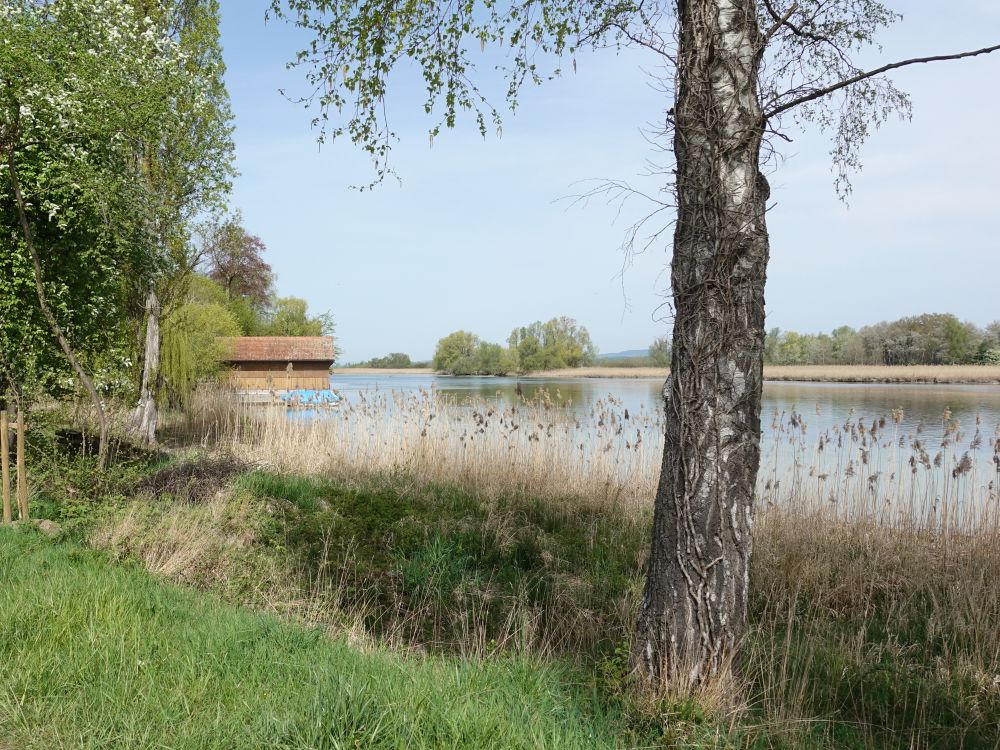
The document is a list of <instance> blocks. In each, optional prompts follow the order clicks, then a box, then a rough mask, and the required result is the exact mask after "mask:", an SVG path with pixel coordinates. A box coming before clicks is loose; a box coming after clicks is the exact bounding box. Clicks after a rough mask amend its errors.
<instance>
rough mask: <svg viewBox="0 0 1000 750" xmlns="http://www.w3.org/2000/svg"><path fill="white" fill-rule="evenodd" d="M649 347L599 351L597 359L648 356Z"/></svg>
mask: <svg viewBox="0 0 1000 750" xmlns="http://www.w3.org/2000/svg"><path fill="white" fill-rule="evenodd" d="M648 356H649V349H628V350H627V351H624V352H601V353H600V354H598V355H597V358H598V359H633V358H635V357H648Z"/></svg>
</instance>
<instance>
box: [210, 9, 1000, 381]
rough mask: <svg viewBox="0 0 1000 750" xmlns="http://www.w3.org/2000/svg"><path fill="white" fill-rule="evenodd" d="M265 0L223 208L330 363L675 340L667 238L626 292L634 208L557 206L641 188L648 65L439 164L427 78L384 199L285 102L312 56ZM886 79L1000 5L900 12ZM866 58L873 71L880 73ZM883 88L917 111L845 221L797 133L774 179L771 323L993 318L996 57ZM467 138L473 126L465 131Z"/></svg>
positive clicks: (995, 30) (997, 235) (862, 184)
mask: <svg viewBox="0 0 1000 750" xmlns="http://www.w3.org/2000/svg"><path fill="white" fill-rule="evenodd" d="M267 5H268V2H267V0H222V14H223V19H222V20H223V44H224V47H225V59H226V64H227V66H228V73H227V83H228V86H229V91H230V94H231V96H232V99H233V108H234V110H235V113H236V153H237V166H238V168H239V170H240V172H241V176H240V177H239V178H238V179H237V181H236V184H235V189H234V195H233V201H232V203H233V207H234V208H239V209H241V210H242V211H243V215H244V220H245V223H246V226H247V228H248V229H249V230H250V231H251V232H253V233H254V234H258V235H260V237H261V238H262V239H263V240H264V242H265V243H266V244H267V247H268V252H267V255H266V259H267V261H268V262H269V263H270V264H271V265H272V267H273V268H274V270H275V271H276V273H277V276H278V290H279V292H280V293H281V294H283V295H296V296H299V297H304V298H305V299H306V300H308V302H309V305H310V307H311V308H312V309H314V310H316V311H322V310H327V309H329V310H330V311H331V312H332V313H333V314H334V316H335V318H336V320H337V334H338V337H339V339H340V343H341V345H342V347H343V349H344V355H343V357H342V361H358V360H362V359H367V358H369V357H372V356H378V355H382V354H385V353H388V352H391V351H403V352H407V353H409V354H410V355H411V356H414V357H415V358H426V357H429V356H430V355H431V354H432V353H433V350H434V345H435V343H436V342H437V340H438V339H439V338H440V337H441V336H444V335H445V334H447V333H449V332H451V331H454V330H457V329H459V328H465V329H467V330H471V331H474V332H475V333H477V334H479V335H480V336H482V337H483V338H486V339H488V340H494V341H499V342H502V341H504V340H505V339H506V337H507V335H508V334H509V332H510V330H511V328H513V327H514V326H515V325H523V324H526V323H529V322H531V321H533V320H537V319H541V320H546V319H548V318H551V317H553V316H557V315H569V316H571V317H574V318H576V319H578V320H579V321H580V322H581V323H582V324H584V325H586V326H587V328H588V329H589V330H590V332H591V335H592V337H593V339H594V341H595V343H596V344H597V345H598V347H599V348H600V349H601V350H602V351H607V352H613V351H618V350H622V349H633V348H641V347H645V346H647V345H648V344H649V342H650V341H652V339H653V338H654V337H656V336H659V335H663V334H666V333H667V332H668V330H669V324H668V323H667V322H666V321H664V320H663V319H662V315H660V316H658V315H657V308H658V306H659V305H660V303H661V302H662V301H663V297H662V296H661V294H662V290H663V287H664V285H665V283H666V276H665V275H664V274H663V268H664V267H665V265H666V264H667V263H668V261H669V232H668V233H667V234H666V235H665V236H664V238H663V240H662V241H661V242H659V243H658V244H657V245H656V246H655V247H654V248H652V249H651V250H650V251H649V252H647V253H646V254H645V255H644V256H642V257H640V258H638V259H637V261H636V263H635V264H633V265H632V267H631V268H630V269H628V271H627V272H626V273H625V275H624V278H623V279H621V278H619V277H618V273H619V271H620V269H621V266H622V255H621V253H620V251H619V246H620V244H621V240H622V235H623V233H624V231H625V229H626V227H627V226H628V224H629V223H630V221H629V216H635V215H638V213H639V212H640V211H641V206H639V205H638V204H636V205H635V206H634V207H633V208H631V209H627V210H626V212H625V215H624V216H622V217H619V218H618V219H617V221H616V211H615V210H614V209H613V208H610V207H608V206H606V205H604V204H602V203H600V202H592V203H590V204H589V205H588V206H586V207H583V208H580V207H576V208H573V207H567V205H566V204H565V202H559V199H560V198H561V197H563V196H566V195H570V194H573V193H575V192H578V191H579V190H580V189H581V188H580V186H579V185H578V184H576V183H578V182H579V181H581V180H586V179H588V178H595V177H617V178H622V179H627V180H634V179H635V178H636V176H637V175H638V174H640V173H641V172H642V170H643V168H644V165H645V161H646V159H647V158H649V157H650V156H651V153H650V148H649V145H648V144H647V142H646V141H645V140H644V138H643V136H642V133H641V128H642V127H643V126H644V125H645V124H646V123H648V122H651V121H657V120H660V119H661V117H662V112H663V110H664V109H665V104H666V102H665V101H664V100H663V98H662V95H660V94H658V93H657V92H656V91H655V90H653V89H652V88H651V87H650V86H649V79H648V77H647V76H646V74H645V73H644V72H643V71H644V69H645V70H648V69H650V68H652V67H653V66H655V64H656V63H655V61H654V60H652V59H650V58H649V57H647V56H644V55H642V54H640V53H638V52H630V53H626V54H623V55H621V56H616V55H615V54H614V53H613V52H600V53H589V54H583V55H580V56H579V57H578V60H577V73H576V74H575V75H573V74H569V75H567V76H565V77H563V78H561V79H558V80H556V81H553V82H550V83H548V84H546V85H545V86H542V87H541V88H529V89H525V91H524V92H523V95H522V97H521V104H520V107H519V108H518V111H517V114H516V115H509V114H508V116H507V118H506V121H505V125H504V132H503V136H502V138H497V137H496V136H494V135H492V134H491V135H490V136H489V137H488V138H487V139H486V140H485V141H484V140H483V139H482V138H480V137H479V135H478V133H477V132H476V131H475V127H474V124H473V123H472V122H471V121H469V120H467V121H466V122H464V123H460V125H459V127H458V128H457V129H456V130H454V131H449V132H445V133H442V135H441V136H439V137H438V138H437V139H436V140H435V142H434V144H433V148H431V147H430V145H429V143H428V137H427V120H426V118H425V117H424V116H423V113H422V109H421V107H420V103H421V102H422V94H423V91H422V88H421V87H420V85H419V83H420V82H419V80H410V79H408V78H407V77H406V75H405V74H404V75H402V76H400V78H399V80H398V81H397V82H396V83H397V84H398V87H397V89H396V90H395V91H394V92H393V98H392V99H390V102H389V106H390V116H391V117H392V125H393V127H394V129H395V130H396V131H397V132H398V133H399V134H400V136H401V139H402V140H401V142H400V143H398V144H397V146H396V148H395V151H394V154H393V157H392V158H393V164H394V166H395V167H396V169H397V170H398V171H399V173H400V175H401V176H402V180H403V182H402V185H399V184H397V183H396V182H395V181H389V182H386V183H385V184H384V185H383V186H381V187H380V188H378V189H376V190H375V191H374V192H364V193H359V192H357V191H354V190H352V189H351V188H350V185H352V184H357V183H361V182H367V181H369V180H370V178H371V174H372V173H371V170H370V168H369V166H368V164H367V162H366V160H365V159H364V158H363V157H362V156H361V155H360V154H359V153H358V152H357V151H356V150H355V149H354V148H353V147H352V146H351V145H350V144H349V143H346V142H345V143H338V144H335V145H333V146H330V145H327V146H324V147H323V149H322V150H319V149H318V148H317V145H316V142H315V134H314V133H312V132H311V131H310V127H309V122H310V119H311V117H312V114H311V112H310V111H307V110H305V109H303V108H302V107H300V106H298V105H295V104H292V103H290V102H288V101H287V100H286V99H284V98H283V97H282V96H281V95H280V94H279V93H278V89H279V88H282V87H284V88H286V89H289V90H296V89H298V90H299V91H301V90H303V73H302V71H286V70H285V62H286V61H287V60H289V59H291V57H292V56H293V55H294V53H295V51H296V50H297V49H298V48H299V46H300V44H301V42H302V41H303V40H304V37H303V36H302V34H301V32H299V31H298V30H296V29H293V28H291V27H289V26H287V25H285V24H283V23H276V22H274V21H272V22H270V23H269V24H267V25H265V23H264V10H265V8H266V7H267ZM894 5H895V7H896V8H897V9H899V10H900V11H902V12H903V13H904V15H905V18H904V21H903V22H902V23H901V24H899V25H898V26H897V27H896V28H895V29H893V30H892V31H890V32H889V33H887V34H885V35H884V37H883V42H884V58H878V59H883V60H884V61H885V62H888V61H890V60H894V59H900V58H906V57H911V56H915V55H925V54H938V53H944V52H956V51H960V50H964V49H973V48H979V47H984V46H987V45H989V44H995V43H997V41H998V40H1000V0H952V1H951V2H947V3H942V2H939V1H938V0H919V1H911V2H901V1H900V0H897V2H896V3H895V4H894ZM873 59H875V58H873ZM894 80H895V81H896V82H897V83H898V84H899V85H901V86H902V87H903V88H904V89H906V90H907V91H909V92H910V93H911V95H912V98H913V104H914V115H913V121H912V122H910V123H899V122H895V121H894V122H891V123H889V124H888V125H887V126H885V127H884V128H883V129H882V130H881V131H880V132H877V133H875V134H874V135H873V137H872V138H871V139H870V141H869V143H868V144H867V146H866V147H865V149H864V151H863V156H864V171H863V172H862V173H861V174H860V175H857V177H856V178H855V180H854V185H855V191H854V195H853V197H852V199H851V204H850V207H849V208H847V207H845V206H844V205H843V204H841V203H840V202H839V201H838V200H837V198H836V196H835V194H834V191H833V182H832V180H833V178H832V175H831V172H830V165H829V159H828V156H827V154H828V150H829V146H828V144H827V142H826V141H825V140H823V139H822V137H821V136H819V135H817V134H806V135H801V136H799V135H796V137H795V141H794V143H793V144H790V145H789V146H788V147H787V148H786V153H787V155H788V156H789V157H790V158H789V159H788V160H787V161H786V162H785V163H784V165H783V166H782V167H781V168H780V169H779V171H778V172H777V173H776V174H774V175H772V176H771V178H770V180H771V186H772V201H774V202H775V203H776V207H775V208H774V210H773V211H772V212H771V213H770V215H769V228H770V233H771V247H772V259H771V264H770V268H769V272H768V284H767V315H768V320H767V324H768V327H771V326H780V327H781V328H792V329H796V330H800V331H818V330H829V329H832V328H834V327H836V326H838V325H841V324H845V323H846V324H849V325H853V326H861V325H864V324H865V323H870V322H875V321H878V320H883V319H889V318H896V317H900V316H902V315H908V314H916V313H920V312H935V311H936V312H954V313H956V314H957V315H959V316H960V317H962V318H964V319H968V320H972V321H973V322H976V323H978V324H984V323H987V322H989V321H990V320H994V319H997V318H1000V293H998V290H1000V182H998V175H1000V139H998V135H997V134H998V132H1000V127H998V123H1000V54H994V55H993V56H991V57H988V58H977V59H973V60H968V61H960V62H949V63H940V64H937V65H935V66H917V67H914V68H909V69H904V70H902V71H899V72H898V74H897V75H896V76H895V77H894ZM463 125H464V126H463Z"/></svg>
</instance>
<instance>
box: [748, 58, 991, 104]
mask: <svg viewBox="0 0 1000 750" xmlns="http://www.w3.org/2000/svg"><path fill="white" fill-rule="evenodd" d="M997 50H1000V44H995V45H993V46H992V47H983V48H982V49H977V50H973V51H970V52H958V53H956V54H954V55H932V56H931V57H914V58H911V59H909V60H900V61H899V62H894V63H889V64H888V65H883V66H882V67H881V68H876V69H875V70H869V71H867V72H865V73H859V74H858V75H856V76H852V77H851V78H847V79H846V80H843V81H839V82H838V83H835V84H833V85H832V86H827V87H825V88H822V89H818V90H816V91H813V92H811V93H809V94H806V95H804V96H800V97H798V98H797V99H793V100H792V101H790V102H786V103H785V104H782V105H781V106H780V107H775V108H774V109H772V110H768V111H767V112H765V113H764V119H765V120H769V119H770V118H772V117H775V116H776V115H780V114H781V113H782V112H787V111H788V110H790V109H793V108H795V107H797V106H799V105H800V104H805V103H806V102H811V101H815V100H816V99H820V98H822V97H824V96H827V95H829V94H832V93H833V92H834V91H839V90H840V89H843V88H847V87H848V86H852V85H854V84H855V83H858V82H859V81H864V80H866V79H868V78H874V77H875V76H878V75H882V74H883V73H886V72H888V71H890V70H895V69H896V68H903V67H905V66H907V65H917V64H920V63H931V62H940V61H943V60H961V59H962V58H965V57H977V56H978V55H988V54H990V53H991V52H996V51H997Z"/></svg>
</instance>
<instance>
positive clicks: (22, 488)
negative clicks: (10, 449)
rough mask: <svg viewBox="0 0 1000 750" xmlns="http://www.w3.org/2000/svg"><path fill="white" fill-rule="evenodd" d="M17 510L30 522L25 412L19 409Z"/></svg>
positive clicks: (24, 519) (23, 518) (22, 517)
mask: <svg viewBox="0 0 1000 750" xmlns="http://www.w3.org/2000/svg"><path fill="white" fill-rule="evenodd" d="M17 509H18V511H19V512H20V514H21V515H20V517H21V520H22V521H27V520H28V474H27V470H26V469H25V468H24V412H23V411H22V410H21V407H20V405H18V407H17Z"/></svg>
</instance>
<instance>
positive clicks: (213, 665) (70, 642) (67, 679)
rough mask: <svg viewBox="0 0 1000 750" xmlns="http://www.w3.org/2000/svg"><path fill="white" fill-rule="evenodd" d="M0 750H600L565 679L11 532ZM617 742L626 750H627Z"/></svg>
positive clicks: (606, 741) (608, 723) (554, 668)
mask: <svg viewBox="0 0 1000 750" xmlns="http://www.w3.org/2000/svg"><path fill="white" fill-rule="evenodd" d="M0 612H2V613H3V617H2V618H0V684H2V685H3V688H4V689H3V690H0V747H4V748H8V747H9V748H15V747H16V748H46V749H48V748H53V747H66V748H152V747H170V748H211V747H218V748H262V747H281V748H359V747H363V748H409V747H448V748H543V747H544V748H550V747H551V748H581V749H582V748H597V747H614V746H617V745H618V743H619V742H620V741H621V739H622V738H624V737H626V736H627V730H626V728H625V727H624V726H623V725H622V724H621V722H620V720H619V719H618V718H617V717H616V716H614V715H612V714H610V713H608V712H606V711H605V710H604V709H603V708H602V707H601V706H600V704H599V703H597V702H596V701H595V700H594V698H593V695H592V694H588V692H587V691H586V690H584V689H582V688H581V687H580V686H579V685H578V684H577V683H576V682H575V680H574V679H573V677H572V675H571V674H570V673H569V672H568V671H567V670H565V669H562V668H560V667H559V666H558V665H555V664H549V665H545V664H541V663H538V662H536V661H532V660H528V659H524V658H517V657H510V658H497V659H492V660H488V661H477V660H470V659H457V658H447V657H422V656H416V655H413V654H409V655H402V654H393V653H389V652H386V651H384V650H379V649H372V650H366V651H359V650H357V649H355V648H352V647H351V646H349V645H347V643H345V642H344V641H343V639H340V640H333V639H330V638H329V637H327V636H326V635H325V634H324V633H322V632H320V631H318V630H309V629H306V628H303V627H299V626H296V625H292V624H287V623H282V622H279V621H278V620H276V619H275V618H273V617H269V616H266V615H260V614H253V613H250V612H247V611H243V610H240V609H237V608H234V607H232V606H227V605H224V604H222V603H220V602H218V601H217V600H215V599H214V598H212V597H210V596H205V595H201V594H196V593H194V592H191V591H185V590H183V589H179V588H176V587H174V586H170V585H167V584H164V583H162V582H159V581H157V580H155V579H154V578H152V577H151V576H150V575H149V574H147V573H146V572H144V571H141V570H140V569H138V568H137V567H134V566H118V567H116V566H112V565H109V563H108V561H107V560H106V559H105V557H104V556H103V555H101V554H98V553H96V552H93V551H88V550H84V549H80V548H78V547H76V546H74V545H66V544H64V545H53V544H52V543H50V542H49V541H48V540H45V539H43V538H41V537H40V536H39V535H37V534H33V533H25V532H14V531H10V530H6V529H0ZM616 737H617V738H618V740H616Z"/></svg>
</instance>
